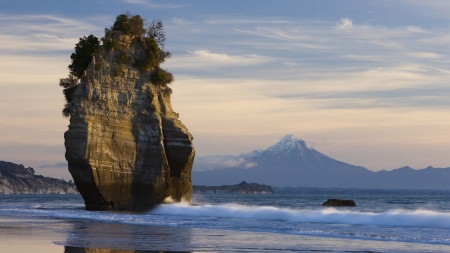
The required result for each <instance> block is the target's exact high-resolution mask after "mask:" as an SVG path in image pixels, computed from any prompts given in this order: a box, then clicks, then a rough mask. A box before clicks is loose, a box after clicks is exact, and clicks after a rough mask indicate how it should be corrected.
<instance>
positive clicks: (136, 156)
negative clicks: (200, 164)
mask: <svg viewBox="0 0 450 253" xmlns="http://www.w3.org/2000/svg"><path fill="white" fill-rule="evenodd" d="M145 43H146V41H145V38H143V37H139V36H133V35H125V34H124V33H123V32H119V31H109V32H107V33H106V35H105V38H104V39H103V45H100V46H99V48H98V49H97V50H96V52H95V56H94V57H93V58H92V61H91V62H90V64H89V65H88V68H87V70H86V71H85V72H84V75H83V76H82V77H81V82H80V84H78V86H77V88H76V89H75V91H74V93H73V95H72V100H71V102H70V125H69V130H68V131H67V132H65V134H64V138H65V147H66V159H67V161H68V164H69V171H70V173H71V174H72V176H73V179H74V181H75V184H76V186H77V188H78V190H79V192H80V193H81V195H82V196H83V198H84V200H85V204H86V209H87V210H145V209H149V208H151V207H152V206H154V205H156V204H159V203H162V202H164V201H187V202H189V201H190V200H191V193H192V183H191V169H192V164H193V161H194V155H195V151H194V147H193V145H192V139H193V137H192V135H191V134H190V133H189V132H188V130H187V128H186V127H185V126H184V125H183V123H181V121H180V120H179V119H178V114H177V113H175V112H174V111H173V110H172V106H171V102H170V94H171V89H170V88H169V87H167V85H161V84H157V83H156V82H155V81H154V80H155V78H154V76H155V74H156V75H157V74H158V73H157V71H158V70H159V67H158V68H152V69H150V70H149V71H143V70H142V68H139V67H138V65H139V63H140V62H142V59H146V57H147V58H148V51H146V49H145Z"/></svg>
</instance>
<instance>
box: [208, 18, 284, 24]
mask: <svg viewBox="0 0 450 253" xmlns="http://www.w3.org/2000/svg"><path fill="white" fill-rule="evenodd" d="M203 22H204V23H205V24H210V25H230V24H287V23H290V21H288V20H286V19H283V18H261V17H242V16H236V17H231V18H230V17H226V18H218V19H208V20H204V21H203Z"/></svg>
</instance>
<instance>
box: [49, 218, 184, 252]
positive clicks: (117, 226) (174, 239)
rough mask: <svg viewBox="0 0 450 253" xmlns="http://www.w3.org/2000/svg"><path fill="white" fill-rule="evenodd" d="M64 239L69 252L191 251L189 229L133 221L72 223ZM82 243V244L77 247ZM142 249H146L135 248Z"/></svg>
mask: <svg viewBox="0 0 450 253" xmlns="http://www.w3.org/2000/svg"><path fill="white" fill-rule="evenodd" d="M72 224H73V227H72V229H71V230H69V231H68V236H67V238H66V241H65V242H59V243H58V244H62V245H64V246H66V251H65V252H67V253H71V252H77V253H78V252H86V253H88V252H89V253H91V252H95V253H97V252H101V253H103V252H105V253H106V252H114V253H116V252H127V253H128V252H183V253H184V252H191V251H192V248H191V229H189V228H174V227H163V226H161V227H159V226H143V225H136V224H121V223H104V222H92V221H91V222H79V221H75V222H73V223H72ZM80 246H82V247H80ZM117 249H121V250H117ZM139 250H146V251H139Z"/></svg>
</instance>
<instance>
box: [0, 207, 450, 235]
mask: <svg viewBox="0 0 450 253" xmlns="http://www.w3.org/2000/svg"><path fill="white" fill-rule="evenodd" d="M2 210H3V211H8V210H9V211H14V212H17V211H18V212H32V213H36V214H43V215H46V216H50V217H52V216H53V217H59V218H68V219H88V220H98V221H105V222H120V223H133V224H148V225H171V224H165V219H164V217H165V216H171V217H174V218H176V217H185V218H189V217H192V218H194V217H216V218H232V219H244V220H278V221H285V222H297V223H324V224H348V225H369V226H392V227H425V228H444V229H450V212H438V211H432V210H422V209H421V210H390V211H386V212H382V213H374V212H358V211H350V210H337V209H335V208H324V209H318V210H302V209H290V208H278V207H272V206H248V205H239V204H223V205H189V204H186V203H175V204H164V205H160V206H158V207H156V208H155V209H153V210H152V211H150V212H148V213H146V214H123V213H113V212H89V211H84V210H41V209H39V208H37V209H34V208H33V209H2ZM0 211H1V210H0ZM155 215H156V216H161V217H159V218H158V219H156V217H155ZM169 223H170V222H169ZM172 225H173V224H172Z"/></svg>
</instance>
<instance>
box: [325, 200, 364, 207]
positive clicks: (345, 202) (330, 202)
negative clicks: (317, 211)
mask: <svg viewBox="0 0 450 253" xmlns="http://www.w3.org/2000/svg"><path fill="white" fill-rule="evenodd" d="M322 206H356V203H355V201H354V200H346V199H329V200H327V201H326V202H323V204H322Z"/></svg>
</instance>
